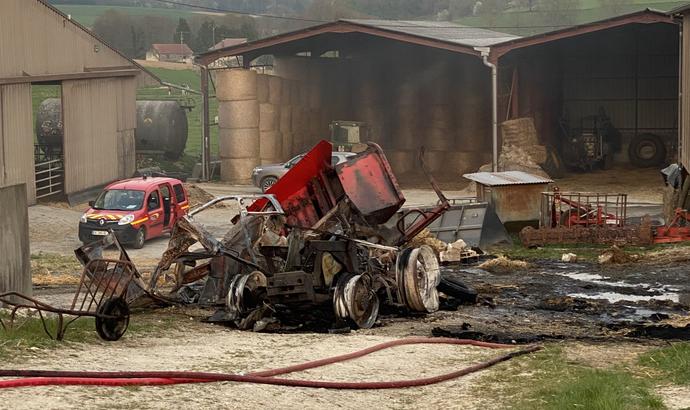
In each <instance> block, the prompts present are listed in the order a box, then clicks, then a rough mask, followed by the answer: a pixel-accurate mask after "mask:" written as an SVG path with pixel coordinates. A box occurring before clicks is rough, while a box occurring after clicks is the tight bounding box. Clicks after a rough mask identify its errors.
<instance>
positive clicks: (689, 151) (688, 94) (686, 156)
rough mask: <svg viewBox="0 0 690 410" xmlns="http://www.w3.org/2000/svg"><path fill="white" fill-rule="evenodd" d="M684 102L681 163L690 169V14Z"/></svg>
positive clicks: (688, 17)
mask: <svg viewBox="0 0 690 410" xmlns="http://www.w3.org/2000/svg"><path fill="white" fill-rule="evenodd" d="M682 81H683V85H682V87H683V100H682V103H681V104H682V109H683V113H682V114H683V115H682V121H683V125H682V130H683V134H682V136H681V155H680V161H681V163H682V164H683V165H684V166H685V167H686V168H688V167H690V14H686V15H685V17H684V18H683V72H682Z"/></svg>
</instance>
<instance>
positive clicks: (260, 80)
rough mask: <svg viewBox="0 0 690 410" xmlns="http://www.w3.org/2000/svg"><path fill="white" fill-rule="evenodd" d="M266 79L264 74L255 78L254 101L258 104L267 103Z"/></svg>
mask: <svg viewBox="0 0 690 410" xmlns="http://www.w3.org/2000/svg"><path fill="white" fill-rule="evenodd" d="M268 77H269V76H268V75H266V74H258V75H257V76H256V99H257V100H259V102H260V103H267V102H268Z"/></svg>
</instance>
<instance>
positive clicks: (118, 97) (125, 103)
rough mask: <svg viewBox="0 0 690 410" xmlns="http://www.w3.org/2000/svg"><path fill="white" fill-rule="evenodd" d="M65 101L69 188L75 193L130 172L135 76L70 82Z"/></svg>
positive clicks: (63, 97)
mask: <svg viewBox="0 0 690 410" xmlns="http://www.w3.org/2000/svg"><path fill="white" fill-rule="evenodd" d="M62 106H63V116H64V130H65V139H64V161H65V192H66V193H67V194H74V193H77V192H81V191H84V190H86V189H90V188H93V187H95V186H99V185H103V184H107V183H109V182H112V181H114V180H117V179H119V178H123V177H127V176H131V174H132V172H133V171H134V160H135V154H134V128H135V127H136V117H135V114H136V112H135V110H136V101H135V83H134V80H131V79H124V80H123V79H98V80H79V81H65V82H63V84H62ZM113 154H115V155H113Z"/></svg>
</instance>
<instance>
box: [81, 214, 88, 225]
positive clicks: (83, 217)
mask: <svg viewBox="0 0 690 410" xmlns="http://www.w3.org/2000/svg"><path fill="white" fill-rule="evenodd" d="M79 222H81V223H83V224H85V223H86V222H87V220H86V214H83V215H82V216H81V218H79Z"/></svg>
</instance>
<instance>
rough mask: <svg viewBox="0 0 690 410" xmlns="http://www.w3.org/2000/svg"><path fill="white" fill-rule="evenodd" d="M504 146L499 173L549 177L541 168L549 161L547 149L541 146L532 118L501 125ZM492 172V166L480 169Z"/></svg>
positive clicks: (500, 156) (488, 165)
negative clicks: (524, 173)
mask: <svg viewBox="0 0 690 410" xmlns="http://www.w3.org/2000/svg"><path fill="white" fill-rule="evenodd" d="M501 135H502V138H503V144H502V146H501V152H500V155H499V157H498V170H499V171H523V172H527V173H529V174H533V175H539V176H543V177H549V175H548V174H547V173H546V172H545V171H544V169H543V168H542V167H541V165H542V164H544V163H545V162H546V159H547V153H548V151H547V148H546V147H545V146H544V145H540V144H539V138H538V136H537V130H536V127H535V126H534V120H533V119H532V118H518V119H515V120H510V121H506V122H504V123H502V124H501ZM480 170H482V171H491V164H486V165H484V166H482V167H481V168H480Z"/></svg>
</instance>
